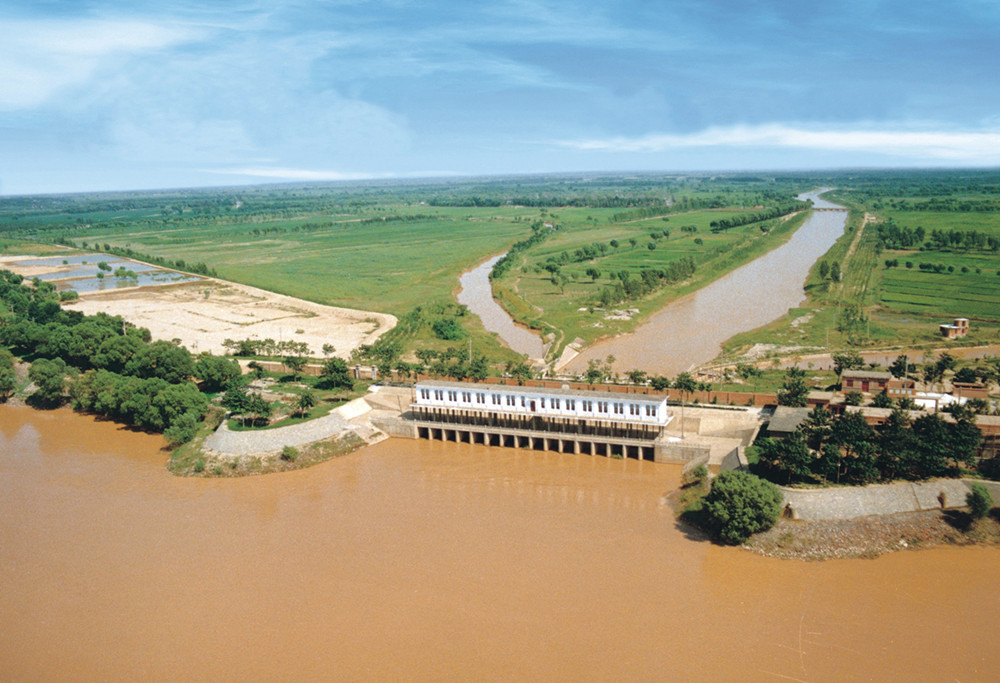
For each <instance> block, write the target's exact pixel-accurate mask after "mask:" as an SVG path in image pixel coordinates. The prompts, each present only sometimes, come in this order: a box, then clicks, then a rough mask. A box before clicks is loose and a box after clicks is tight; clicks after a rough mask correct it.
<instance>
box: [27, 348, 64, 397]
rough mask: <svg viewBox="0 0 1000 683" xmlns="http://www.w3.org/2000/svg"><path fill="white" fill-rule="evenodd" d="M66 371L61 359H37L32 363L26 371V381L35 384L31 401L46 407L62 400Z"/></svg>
mask: <svg viewBox="0 0 1000 683" xmlns="http://www.w3.org/2000/svg"><path fill="white" fill-rule="evenodd" d="M68 371H69V368H68V367H67V365H66V362H65V361H63V359H62V358H51V359H50V358H39V359H38V360H36V361H35V362H34V363H32V364H31V368H30V369H29V370H28V379H30V380H31V381H32V382H34V383H35V393H33V394H32V395H31V397H32V399H34V400H35V401H38V402H39V403H42V404H47V405H52V404H54V403H58V402H59V401H60V400H62V397H63V388H64V387H65V385H66V374H67V372H68Z"/></svg>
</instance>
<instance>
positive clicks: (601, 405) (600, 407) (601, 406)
mask: <svg viewBox="0 0 1000 683" xmlns="http://www.w3.org/2000/svg"><path fill="white" fill-rule="evenodd" d="M597 412H599V413H606V412H608V402H607V401H598V402H597Z"/></svg>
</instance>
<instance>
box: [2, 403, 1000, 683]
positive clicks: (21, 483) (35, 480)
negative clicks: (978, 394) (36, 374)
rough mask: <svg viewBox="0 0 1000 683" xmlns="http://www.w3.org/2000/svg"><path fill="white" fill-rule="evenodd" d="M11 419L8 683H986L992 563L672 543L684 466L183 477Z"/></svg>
mask: <svg viewBox="0 0 1000 683" xmlns="http://www.w3.org/2000/svg"><path fill="white" fill-rule="evenodd" d="M161 444H162V441H161V439H160V438H158V437H152V436H148V435H144V434H137V433H133V432H130V431H127V430H123V429H121V428H120V427H118V426H117V425H115V424H113V423H110V422H97V421H95V420H93V419H91V418H88V417H83V416H79V415H74V414H72V413H69V412H67V411H56V412H35V411H32V410H30V409H25V408H14V407H0V576H2V584H0V586H2V588H0V624H2V629H0V680H5V681H8V680H87V681H93V680H160V681H176V680H296V679H308V680H317V679H323V680H439V681H441V680H448V681H451V680H545V681H551V680H572V681H576V680H669V679H677V678H683V679H688V680H765V681H766V680H774V681H786V680H798V681H823V680H845V679H848V680H849V679H879V680H886V679H899V680H902V679H911V680H941V679H948V680H963V681H967V680H991V679H995V678H996V675H997V671H1000V649H998V648H997V647H996V642H997V637H998V635H1000V626H998V621H997V614H1000V592H998V591H997V589H996V584H997V579H998V578H1000V570H998V567H1000V551H998V550H996V549H986V548H941V549H932V550H925V551H917V552H908V551H907V552H899V553H895V554H892V555H889V556H885V557H882V558H880V559H877V560H849V561H830V562H823V563H803V562H796V561H780V560H772V559H768V558H762V557H758V556H756V555H753V554H750V553H748V552H745V551H741V550H736V549H731V548H721V547H716V546H713V545H711V544H709V543H706V542H704V541H703V540H700V539H698V538H697V537H694V536H692V535H690V534H688V533H685V531H683V530H681V529H679V528H678V527H677V526H675V524H674V521H673V519H672V515H671V513H670V511H669V510H668V509H667V508H665V507H664V505H663V503H662V498H663V495H664V494H665V493H666V492H667V491H669V490H671V489H673V488H674V487H675V486H676V485H677V478H678V470H677V469H676V468H674V467H672V466H666V465H657V464H654V463H649V462H640V461H635V460H625V461H619V460H611V459H607V458H601V457H589V456H576V455H570V454H556V453H544V452H524V451H518V450H511V449H498V448H492V449H488V448H485V447H483V446H473V445H468V444H462V445H457V444H441V443H430V442H423V441H420V442H418V441H401V440H390V441H386V442H383V443H381V444H379V445H377V446H375V447H372V448H367V449H364V450H361V451H359V452H357V453H354V454H352V455H349V456H345V457H342V458H339V459H336V460H333V461H330V462H327V463H324V464H322V465H319V466H316V467H313V468H311V469H308V470H302V471H298V472H292V473H287V474H280V475H269V476H266V477H252V478H245V479H230V480H226V479H216V480H206V479H182V478H176V477H173V476H171V475H170V474H168V473H167V472H166V471H165V470H164V468H163V463H164V459H165V453H164V452H163V451H161V450H160V447H161Z"/></svg>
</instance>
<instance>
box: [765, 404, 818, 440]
mask: <svg viewBox="0 0 1000 683" xmlns="http://www.w3.org/2000/svg"><path fill="white" fill-rule="evenodd" d="M809 412H810V411H809V408H792V407H790V406H778V407H777V408H775V409H774V415H773V416H772V417H771V422H770V424H768V426H767V431H769V432H780V433H782V434H791V433H792V432H794V431H795V430H796V429H798V426H799V425H800V424H802V423H803V422H805V421H806V418H807V417H809Z"/></svg>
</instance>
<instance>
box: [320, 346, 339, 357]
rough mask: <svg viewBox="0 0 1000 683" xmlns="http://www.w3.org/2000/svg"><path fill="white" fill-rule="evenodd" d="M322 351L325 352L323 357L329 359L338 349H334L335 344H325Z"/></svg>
mask: <svg viewBox="0 0 1000 683" xmlns="http://www.w3.org/2000/svg"><path fill="white" fill-rule="evenodd" d="M322 350H323V356H327V357H328V356H332V355H333V353H334V352H335V351H336V350H337V349H335V348H334V347H333V344H323V347H322Z"/></svg>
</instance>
